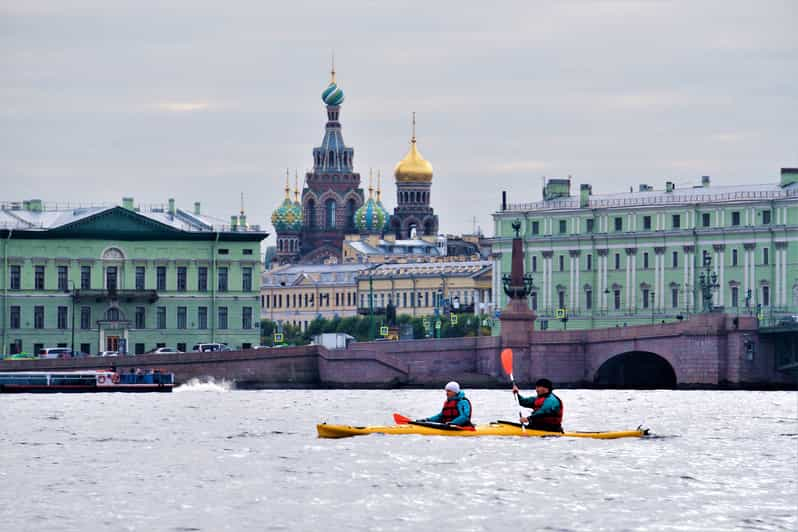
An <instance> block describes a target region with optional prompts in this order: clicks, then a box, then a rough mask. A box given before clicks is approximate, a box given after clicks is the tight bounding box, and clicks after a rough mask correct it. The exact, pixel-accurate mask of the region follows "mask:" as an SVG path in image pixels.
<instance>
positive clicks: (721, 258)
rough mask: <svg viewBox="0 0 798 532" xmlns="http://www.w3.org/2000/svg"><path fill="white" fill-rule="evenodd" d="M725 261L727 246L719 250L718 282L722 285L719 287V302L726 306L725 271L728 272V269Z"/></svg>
mask: <svg viewBox="0 0 798 532" xmlns="http://www.w3.org/2000/svg"><path fill="white" fill-rule="evenodd" d="M724 262H726V248H725V247H724V248H722V249H720V251H718V272H719V273H718V284H719V285H720V287H719V288H718V304H719V305H720V306H724V305H725V304H726V303H725V300H726V297H725V294H726V284H725V278H726V275H725V272H726V269H725V265H724Z"/></svg>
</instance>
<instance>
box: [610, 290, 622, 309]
mask: <svg viewBox="0 0 798 532" xmlns="http://www.w3.org/2000/svg"><path fill="white" fill-rule="evenodd" d="M612 295H613V301H612V303H613V308H614V309H615V310H621V291H620V290H613V292H612Z"/></svg>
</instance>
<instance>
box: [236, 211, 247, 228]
mask: <svg viewBox="0 0 798 532" xmlns="http://www.w3.org/2000/svg"><path fill="white" fill-rule="evenodd" d="M238 225H240V226H241V228H242V229H246V227H247V215H246V214H242V215H241V216H239V217H238Z"/></svg>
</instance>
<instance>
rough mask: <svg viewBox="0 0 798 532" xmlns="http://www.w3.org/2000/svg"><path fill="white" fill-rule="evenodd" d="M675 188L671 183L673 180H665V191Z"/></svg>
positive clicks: (671, 190)
mask: <svg viewBox="0 0 798 532" xmlns="http://www.w3.org/2000/svg"><path fill="white" fill-rule="evenodd" d="M675 188H676V185H674V184H673V181H666V182H665V192H673V189H675Z"/></svg>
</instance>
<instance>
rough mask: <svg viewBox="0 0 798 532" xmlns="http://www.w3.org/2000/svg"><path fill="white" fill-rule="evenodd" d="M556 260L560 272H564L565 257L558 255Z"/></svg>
mask: <svg viewBox="0 0 798 532" xmlns="http://www.w3.org/2000/svg"><path fill="white" fill-rule="evenodd" d="M557 260H558V261H559V265H560V271H561V272H562V271H565V255H560V256H559V257H557Z"/></svg>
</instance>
